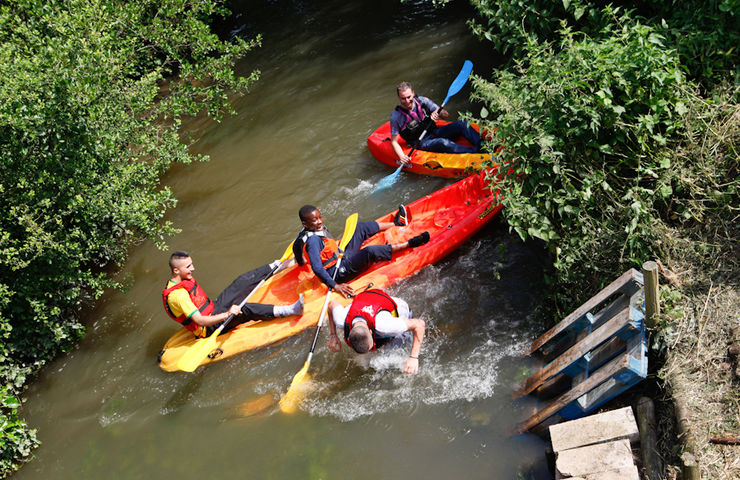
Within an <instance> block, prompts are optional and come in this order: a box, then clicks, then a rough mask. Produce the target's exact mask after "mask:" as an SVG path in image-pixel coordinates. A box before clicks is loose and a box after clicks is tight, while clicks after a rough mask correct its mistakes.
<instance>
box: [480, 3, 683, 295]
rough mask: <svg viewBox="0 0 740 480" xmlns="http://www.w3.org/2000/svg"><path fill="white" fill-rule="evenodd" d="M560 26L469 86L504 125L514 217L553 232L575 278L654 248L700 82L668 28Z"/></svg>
mask: <svg viewBox="0 0 740 480" xmlns="http://www.w3.org/2000/svg"><path fill="white" fill-rule="evenodd" d="M559 33H560V41H559V43H558V44H557V45H553V44H551V43H541V42H538V41H536V40H534V39H530V40H529V41H528V42H527V44H526V46H525V48H524V52H525V54H524V56H523V57H521V59H519V60H518V61H516V62H515V65H514V67H513V68H511V69H509V70H501V71H497V72H494V73H493V78H492V79H491V80H485V79H483V78H480V77H478V78H475V79H474V93H473V96H474V98H475V99H477V100H479V101H480V102H482V103H483V105H484V108H483V109H482V111H481V115H480V116H481V117H483V118H481V119H476V121H479V122H480V123H482V124H483V126H484V127H485V128H488V129H489V130H491V131H492V130H493V129H494V128H495V129H496V132H497V137H499V139H498V141H500V142H501V143H503V144H504V145H505V150H504V153H503V160H504V162H506V163H507V164H510V165H511V166H512V167H513V168H512V172H511V173H512V174H510V175H507V176H505V177H504V178H503V180H502V184H501V186H502V188H503V190H504V191H505V192H506V194H505V195H504V196H503V202H504V205H505V207H506V208H505V210H504V211H505V214H506V217H507V220H508V222H509V225H510V226H511V228H512V229H513V230H514V231H516V232H517V233H518V234H519V235H520V236H521V237H522V238H523V239H526V238H530V237H535V238H540V239H542V240H544V241H546V242H547V243H548V245H549V247H550V249H551V251H552V253H553V255H554V266H555V269H556V270H557V272H558V276H559V277H560V278H561V280H566V281H567V280H575V279H577V278H579V277H580V278H582V277H583V276H584V275H585V273H584V272H585V270H586V269H588V270H591V271H592V274H597V272H598V271H607V272H609V271H611V273H617V272H619V270H615V269H619V268H623V267H624V266H625V265H630V264H634V263H636V262H641V261H643V260H644V259H646V258H647V257H648V256H649V255H650V254H651V252H654V249H655V248H656V246H657V244H656V241H655V235H654V234H653V231H652V228H651V226H652V223H653V219H654V218H655V216H656V213H657V212H658V211H659V210H660V209H661V208H662V207H663V206H665V204H666V202H667V201H668V200H669V198H670V197H671V195H672V193H673V189H672V181H673V176H674V174H673V171H674V170H673V169H672V161H673V159H672V156H671V154H670V146H671V142H672V141H673V140H672V139H674V138H676V136H677V134H678V133H679V132H680V131H681V130H682V128H683V125H684V117H683V116H684V114H685V113H686V111H687V106H686V102H687V101H688V100H687V99H688V98H690V97H689V95H690V93H691V91H692V88H693V87H692V86H691V84H690V83H689V82H688V81H687V80H686V78H685V75H684V73H683V72H682V70H681V66H680V65H679V62H678V59H677V56H676V54H675V52H674V51H672V50H671V49H669V48H667V47H666V46H665V45H664V42H663V38H662V37H661V36H660V35H659V34H658V33H657V32H656V31H655V30H654V29H653V28H651V27H650V26H647V25H643V24H640V23H639V22H637V21H634V20H631V19H630V18H629V17H627V16H624V15H623V16H621V17H619V18H617V17H616V16H614V17H613V21H612V23H611V24H610V25H609V26H608V27H606V28H605V29H604V31H602V32H601V35H600V36H599V38H598V39H592V38H589V37H587V36H585V35H583V34H577V33H574V32H573V31H572V30H571V29H570V28H568V27H566V26H565V25H563V27H562V28H561V30H560V32H559ZM583 264H587V265H588V266H587V267H586V268H585V269H583V268H581V269H579V268H580V267H579V266H580V265H583Z"/></svg>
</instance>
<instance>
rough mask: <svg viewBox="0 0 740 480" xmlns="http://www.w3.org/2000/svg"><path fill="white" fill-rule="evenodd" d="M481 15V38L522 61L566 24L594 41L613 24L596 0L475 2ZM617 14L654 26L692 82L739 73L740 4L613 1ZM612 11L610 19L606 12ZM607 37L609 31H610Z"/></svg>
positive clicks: (727, 0)
mask: <svg viewBox="0 0 740 480" xmlns="http://www.w3.org/2000/svg"><path fill="white" fill-rule="evenodd" d="M471 2H472V3H473V5H474V6H475V7H476V9H477V10H478V12H479V13H480V15H481V17H480V18H479V19H475V20H471V21H470V22H469V24H470V26H471V28H472V30H473V32H474V33H475V34H476V35H477V36H478V37H479V38H481V39H485V40H488V41H490V42H492V43H493V45H494V47H495V48H496V49H497V50H498V51H499V52H503V53H510V54H511V55H512V56H513V57H514V58H521V57H522V56H523V55H524V53H523V52H524V51H525V50H526V48H527V42H528V39H529V38H534V39H536V40H537V41H539V42H548V41H556V40H557V38H558V35H559V33H558V31H559V29H560V28H561V25H566V24H567V25H570V26H571V27H572V28H573V29H575V30H578V31H580V32H582V33H586V34H588V35H590V36H592V37H594V38H596V37H597V36H598V35H600V34H601V33H600V32H603V29H604V28H605V27H606V26H607V25H608V23H609V17H610V15H609V13H608V12H609V10H610V9H609V8H606V9H604V7H603V6H604V4H605V2H602V1H595V0H561V1H549V0H532V1H528V2H523V1H510V0H509V1H498V0H471ZM610 4H611V5H614V11H615V12H619V10H620V9H623V8H627V9H631V10H630V11H632V12H633V16H635V17H636V18H641V19H642V23H644V24H647V25H651V26H652V27H653V28H655V29H656V30H658V31H659V33H661V34H662V35H663V37H665V42H664V43H665V45H670V46H672V48H674V49H675V50H676V51H677V52H678V55H679V58H680V61H681V63H682V64H683V65H684V66H685V67H686V71H687V72H689V74H690V75H691V77H692V78H694V79H698V80H699V81H701V82H703V83H705V84H711V83H713V82H715V81H716V80H717V79H719V78H721V77H723V76H725V75H727V74H728V72H729V73H732V72H734V73H735V75H737V74H738V71H737V64H738V59H739V58H740V57H739V55H740V52H739V51H738V49H737V45H738V44H740V0H652V1H650V2H632V1H621V2H610ZM605 12H607V14H606V15H605V14H604V13H605ZM607 34H608V33H607Z"/></svg>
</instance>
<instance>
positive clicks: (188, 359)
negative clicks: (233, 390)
mask: <svg viewBox="0 0 740 480" xmlns="http://www.w3.org/2000/svg"><path fill="white" fill-rule="evenodd" d="M292 254H293V243H292V242H291V244H290V245H289V246H288V249H287V250H285V253H283V256H282V257H280V263H279V264H278V265H277V266H275V267H274V268H273V269H272V270H271V271H270V273H269V274H268V275H267V276H266V277H265V278H263V279H262V280H261V281H260V283H258V284H257V286H256V287H254V288H253V289H252V291H251V292H249V295H247V296H246V297H244V300H242V303H240V304H239V308H241V307H243V306H244V304H245V303H247V300H249V298H250V297H251V296H252V295H254V292H256V291H257V289H259V288H260V287H261V286H262V284H264V283H265V281H266V280H267V279H268V278H270V277H271V276H272V275H273V274H274V273H275V271H276V270H277V269H278V268H280V265H282V264H283V262H285V261H286V260H287V259H288V258H290V256H291V255H292ZM232 318H234V314H230V315H229V316H228V317H227V318H226V320H224V322H223V323H222V324H221V325H220V326H219V327H218V329H216V331H215V332H213V333H212V334H211V336H210V337H208V339H207V340H206V341H205V342H199V344H196V345H195V346H193V347H191V348H190V349H189V350H188V351H187V352H185V354H184V355H183V356H182V357H181V358H180V360H179V361H178V362H177V368H179V369H180V370H182V371H184V372H192V371H194V370H195V369H196V368H198V365H200V363H201V362H202V361H203V360H205V359H206V357H207V356H208V354H209V353H211V351H212V350H213V349H214V347H215V346H216V343H217V342H218V340H217V337H218V336H219V335H220V334H221V332H222V331H223V329H224V327H226V325H227V324H228V323H229V322H230V321H231V319H232Z"/></svg>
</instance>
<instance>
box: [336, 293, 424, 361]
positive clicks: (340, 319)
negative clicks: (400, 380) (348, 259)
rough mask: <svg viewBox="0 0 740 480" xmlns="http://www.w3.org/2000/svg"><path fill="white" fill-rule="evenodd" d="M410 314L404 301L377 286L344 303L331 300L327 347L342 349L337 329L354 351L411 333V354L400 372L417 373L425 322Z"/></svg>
mask: <svg viewBox="0 0 740 480" xmlns="http://www.w3.org/2000/svg"><path fill="white" fill-rule="evenodd" d="M410 316H411V311H410V309H409V306H408V303H406V302H405V301H404V300H402V299H400V298H395V297H391V296H390V295H388V294H387V293H385V292H384V291H382V290H379V289H371V290H366V291H364V292H362V293H360V294H358V295H356V296H355V297H354V299H353V301H352V303H351V304H350V305H347V306H343V305H342V304H341V303H339V302H338V301H337V300H332V301H331V302H330V303H329V318H330V322H329V330H330V332H331V333H330V336H329V349H330V350H331V351H333V352H339V351H340V350H341V348H342V344H341V342H340V341H339V336H338V335H337V328H341V329H342V330H343V331H344V340H345V341H346V342H347V344H348V345H349V346H350V347H352V349H353V350H354V351H355V352H357V353H367V352H369V351H371V350H375V349H376V348H379V347H382V346H383V345H384V344H386V343H388V341H389V340H391V339H393V338H396V337H400V336H401V335H403V334H404V333H406V332H412V333H413V342H412V344H411V353H410V354H409V357H408V358H407V359H406V361H405V362H404V368H403V371H404V373H411V374H414V373H417V372H418V371H419V352H420V351H421V343H422V341H423V340H424V331H425V329H426V324H425V322H424V320H422V319H420V318H409V317H410Z"/></svg>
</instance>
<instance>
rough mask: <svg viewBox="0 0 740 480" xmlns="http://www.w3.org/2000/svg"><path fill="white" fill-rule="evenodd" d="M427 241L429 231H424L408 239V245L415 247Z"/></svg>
mask: <svg viewBox="0 0 740 480" xmlns="http://www.w3.org/2000/svg"><path fill="white" fill-rule="evenodd" d="M428 241H429V232H424V233H422V234H420V235H417V236H415V237H414V238H412V239H410V240H409V247H411V248H415V247H418V246H420V245H424V244H425V243H427V242H428Z"/></svg>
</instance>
